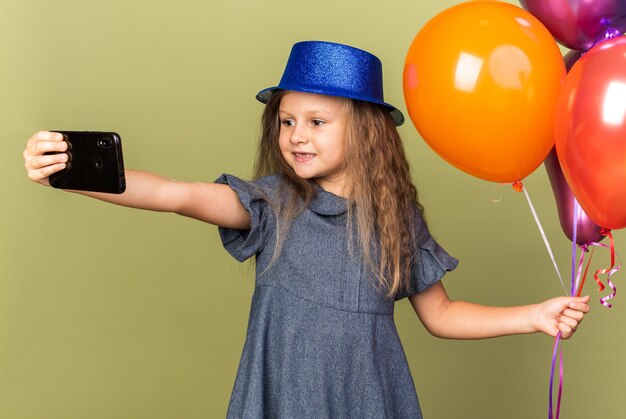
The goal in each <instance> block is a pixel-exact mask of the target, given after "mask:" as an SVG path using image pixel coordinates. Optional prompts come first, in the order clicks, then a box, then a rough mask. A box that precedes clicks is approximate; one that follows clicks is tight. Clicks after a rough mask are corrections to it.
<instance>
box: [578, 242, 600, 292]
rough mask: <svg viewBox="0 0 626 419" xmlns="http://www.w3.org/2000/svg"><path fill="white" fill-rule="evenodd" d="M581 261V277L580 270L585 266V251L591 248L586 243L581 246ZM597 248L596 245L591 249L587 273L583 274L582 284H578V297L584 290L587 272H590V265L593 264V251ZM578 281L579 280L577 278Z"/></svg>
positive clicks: (579, 267)
mask: <svg viewBox="0 0 626 419" xmlns="http://www.w3.org/2000/svg"><path fill="white" fill-rule="evenodd" d="M580 250H581V252H580V263H579V265H578V271H579V272H578V276H579V278H580V271H581V269H582V267H583V261H584V259H585V253H587V252H589V249H588V247H587V245H586V244H583V245H582V246H580ZM595 250H596V248H595V246H594V247H593V248H592V249H591V253H589V259H588V260H587V267H585V273H583V275H582V280H581V281H580V285H578V292H577V293H576V297H580V295H581V294H582V292H583V287H584V286H585V280H586V279H587V273H588V272H589V265H591V259H593V252H594V251H595ZM577 282H578V280H577Z"/></svg>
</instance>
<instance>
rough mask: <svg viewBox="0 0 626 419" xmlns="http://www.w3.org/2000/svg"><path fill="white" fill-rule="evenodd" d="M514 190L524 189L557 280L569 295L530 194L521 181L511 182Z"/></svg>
mask: <svg viewBox="0 0 626 419" xmlns="http://www.w3.org/2000/svg"><path fill="white" fill-rule="evenodd" d="M520 185H521V186H520ZM513 187H514V188H515V190H518V189H521V190H522V191H524V194H525V195H526V200H527V201H528V206H529V207H530V211H531V212H532V213H533V217H534V218H535V222H536V223H537V227H539V232H540V233H541V237H542V238H543V242H544V243H545V245H546V249H548V254H549V255H550V259H551V260H552V264H553V265H554V269H555V270H556V274H557V276H558V277H559V281H560V282H561V286H562V287H563V291H565V295H569V294H568V293H567V289H566V288H565V284H564V283H563V278H562V277H561V272H560V271H559V267H558V265H557V264H556V259H555V258H554V254H553V253H552V248H551V247H550V242H548V238H547V237H546V233H545V232H544V231H543V227H542V226H541V221H539V216H538V215H537V211H535V207H534V205H533V203H532V201H531V200H530V195H528V191H527V190H526V187H525V186H524V185H522V184H521V182H516V183H515V184H513Z"/></svg>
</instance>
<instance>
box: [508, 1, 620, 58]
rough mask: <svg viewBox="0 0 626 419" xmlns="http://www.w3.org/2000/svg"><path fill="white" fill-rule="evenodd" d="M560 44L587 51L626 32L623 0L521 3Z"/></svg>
mask: <svg viewBox="0 0 626 419" xmlns="http://www.w3.org/2000/svg"><path fill="white" fill-rule="evenodd" d="M520 4H521V5H522V7H523V8H524V9H526V10H528V11H529V12H531V13H532V14H533V15H535V17H537V18H538V19H539V20H540V21H541V22H542V23H543V24H544V25H546V27H547V28H548V30H549V31H550V32H551V33H552V35H554V37H555V38H556V39H557V41H559V42H560V43H561V44H563V45H565V46H566V47H568V48H570V49H573V50H584V51H587V50H588V49H590V48H591V47H592V46H594V45H595V44H596V43H598V42H600V41H603V40H605V39H606V38H611V37H614V36H615V35H621V34H623V33H624V31H625V30H626V1H624V0H520Z"/></svg>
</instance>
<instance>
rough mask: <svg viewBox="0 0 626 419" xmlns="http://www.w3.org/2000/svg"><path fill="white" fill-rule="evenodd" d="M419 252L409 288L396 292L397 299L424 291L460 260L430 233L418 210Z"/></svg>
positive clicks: (416, 227)
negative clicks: (440, 244) (451, 254)
mask: <svg viewBox="0 0 626 419" xmlns="http://www.w3.org/2000/svg"><path fill="white" fill-rule="evenodd" d="M415 229H416V244H417V252H416V253H417V254H416V260H415V261H414V263H413V267H412V270H411V279H410V284H409V288H408V289H404V290H401V291H400V292H398V294H396V300H400V299H402V298H404V297H409V296H411V295H413V294H417V293H418V292H422V291H424V290H426V289H428V288H430V287H431V286H433V285H434V284H435V283H437V282H438V281H440V280H441V278H443V276H444V275H445V273H446V272H448V271H452V270H453V269H454V268H456V266H457V265H458V264H459V261H458V260H456V259H455V258H453V257H452V256H450V255H449V254H448V253H447V252H446V251H445V250H443V248H442V247H441V246H439V244H438V243H437V242H436V241H435V239H434V238H433V236H431V235H430V232H429V231H428V227H427V226H426V223H425V222H424V219H423V218H422V216H421V215H420V214H419V212H417V211H416V220H415Z"/></svg>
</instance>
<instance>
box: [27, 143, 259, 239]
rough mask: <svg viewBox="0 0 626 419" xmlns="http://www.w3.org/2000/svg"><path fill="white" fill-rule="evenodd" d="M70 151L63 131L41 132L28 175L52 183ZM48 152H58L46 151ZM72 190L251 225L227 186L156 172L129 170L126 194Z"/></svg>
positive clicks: (29, 157)
mask: <svg viewBox="0 0 626 419" xmlns="http://www.w3.org/2000/svg"><path fill="white" fill-rule="evenodd" d="M66 151H67V143H66V142H65V141H63V136H62V135H61V134H58V133H54V132H48V131H41V132H38V133H36V134H35V135H33V136H32V137H31V138H30V139H29V140H28V143H27V146H26V149H25V150H24V166H25V167H26V171H27V172H28V177H29V178H30V179H31V180H32V181H33V182H37V183H40V184H42V185H45V186H50V182H49V180H48V177H49V176H50V175H51V174H52V173H56V172H58V171H59V170H62V169H64V168H65V165H66V163H67V160H68V155H67V153H66ZM48 152H52V153H57V154H46V153H48ZM71 192H76V193H80V194H82V195H86V196H90V197H92V198H97V199H100V200H102V201H106V202H111V203H113V204H117V205H123V206H127V207H132V208H140V209H147V210H152V211H166V212H175V213H177V214H181V215H185V216H187V217H192V218H196V219H198V220H201V221H205V222H208V223H211V224H215V225H219V226H223V227H229V228H239V229H245V228H247V227H249V226H250V214H249V213H248V212H247V211H246V209H245V208H244V207H243V205H242V204H241V202H240V201H239V198H238V197H237V194H236V193H235V192H234V191H233V190H232V189H231V188H230V187H229V186H227V185H219V184H215V183H202V182H197V183H190V182H179V181H176V180H173V179H167V178H164V177H162V176H159V175H156V174H153V173H147V172H139V171H134V170H127V171H126V191H125V192H124V193H122V194H119V195H118V194H107V193H99V192H86V191H71Z"/></svg>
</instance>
